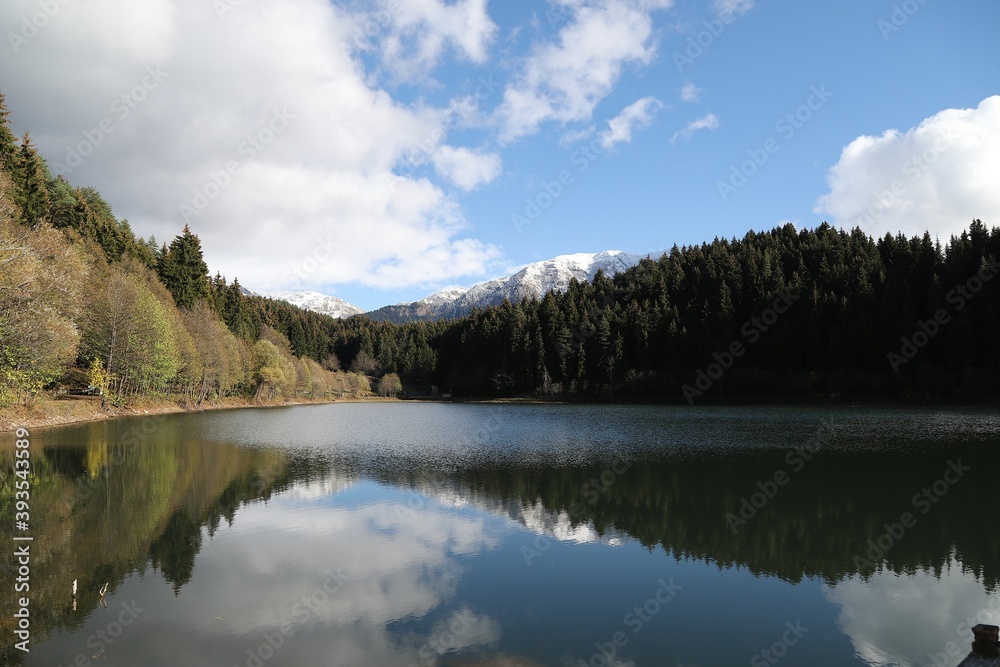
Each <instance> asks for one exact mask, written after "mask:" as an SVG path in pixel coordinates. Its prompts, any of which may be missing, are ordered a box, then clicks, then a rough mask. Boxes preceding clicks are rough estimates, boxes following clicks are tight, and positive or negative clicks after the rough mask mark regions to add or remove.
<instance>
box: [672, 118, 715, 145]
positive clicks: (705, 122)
mask: <svg viewBox="0 0 1000 667" xmlns="http://www.w3.org/2000/svg"><path fill="white" fill-rule="evenodd" d="M717 127H719V119H718V118H717V117H716V116H715V114H714V113H710V114H707V115H705V116H702V117H701V118H699V119H697V120H693V121H691V122H690V123H688V124H687V125H686V126H685V127H684V129H683V130H678V131H677V132H675V133H674V136H673V138H671V140H670V143H673V142H675V141H677V139H678V138H683V139H690V138H691V137H692V136H693V135H694V133H695V132H697V131H698V130H714V129H715V128H717Z"/></svg>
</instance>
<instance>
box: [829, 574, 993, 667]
mask: <svg viewBox="0 0 1000 667" xmlns="http://www.w3.org/2000/svg"><path fill="white" fill-rule="evenodd" d="M823 594H824V596H825V597H826V598H827V599H829V600H830V601H831V602H833V603H834V604H836V605H837V606H839V607H840V611H839V612H838V614H837V624H838V625H839V626H840V627H841V629H842V630H843V631H844V634H846V635H847V636H848V637H850V639H851V642H852V643H853V644H854V650H855V652H856V653H857V654H858V655H859V656H860V657H861V658H862V659H863V660H864V662H865V664H867V665H873V666H879V667H881V666H888V665H895V666H897V667H920V666H921V665H928V664H931V663H930V662H929V660H928V656H930V655H934V654H937V653H940V652H941V651H943V650H944V649H945V647H946V646H948V644H949V643H954V644H956V645H957V646H959V647H960V650H961V651H962V653H961V655H963V656H964V655H965V654H966V653H967V652H968V650H969V645H970V644H971V643H972V632H971V627H972V626H973V625H975V624H976V623H991V624H995V623H997V622H998V621H1000V596H997V595H996V594H990V593H988V592H987V591H986V588H985V586H984V585H983V582H982V581H977V578H976V576H975V575H974V574H973V573H972V572H971V571H969V570H967V569H966V568H965V567H963V565H962V563H961V561H959V560H958V559H952V560H951V561H950V562H949V563H947V564H946V565H945V567H944V568H943V569H942V570H941V572H940V573H936V572H933V571H926V570H918V571H916V572H914V573H910V574H896V573H893V572H886V571H879V572H876V573H874V574H872V575H871V577H870V578H869V579H867V580H865V581H862V580H860V579H859V578H857V577H851V578H848V579H844V580H841V581H840V582H838V583H836V584H834V585H833V586H824V588H823ZM915 627H918V628H920V632H916V633H915V632H914V631H913V629H914V628H915Z"/></svg>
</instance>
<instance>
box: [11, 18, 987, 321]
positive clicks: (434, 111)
mask: <svg viewBox="0 0 1000 667" xmlns="http://www.w3.org/2000/svg"><path fill="white" fill-rule="evenodd" d="M0 26H2V29H3V33H4V34H3V37H4V39H3V41H4V43H3V44H0V90H2V92H3V93H4V95H5V96H6V99H7V105H8V107H9V109H10V111H11V123H12V126H13V129H14V131H15V132H16V133H18V134H21V133H23V132H24V131H26V130H27V131H30V132H31V136H32V139H33V141H34V142H35V144H36V145H37V146H38V148H39V150H40V152H41V154H42V155H43V156H44V157H45V158H46V159H47V161H48V163H49V167H50V169H51V170H52V172H53V173H55V174H64V175H65V176H66V178H67V179H68V180H69V181H70V182H71V183H73V184H74V185H81V186H84V185H87V186H93V187H96V188H97V189H98V190H99V191H100V192H101V193H102V194H103V195H104V197H105V199H107V200H108V202H109V203H110V204H111V206H112V208H113V209H114V211H115V214H116V215H117V216H118V217H119V218H127V219H128V220H129V223H130V224H131V225H132V227H133V229H134V230H135V231H136V232H137V233H138V234H141V235H142V236H143V237H148V236H149V235H150V234H153V235H155V236H156V238H157V240H159V241H168V242H169V240H170V239H172V238H173V237H174V236H175V235H177V234H178V233H180V231H181V229H182V228H183V226H184V225H185V224H188V225H189V226H190V228H191V230H192V231H193V232H194V233H195V234H197V235H198V236H199V237H200V238H201V240H202V247H203V250H204V254H205V258H206V261H207V262H208V265H209V267H210V270H211V272H212V273H213V274H214V273H215V272H216V271H218V272H221V273H222V274H223V275H225V276H226V277H227V278H229V279H230V280H231V279H233V278H234V277H235V278H238V279H239V280H240V282H241V284H243V285H246V286H248V287H250V288H253V289H259V290H266V289H293V290H294V289H309V290H315V291H320V292H323V293H326V294H332V295H335V296H338V297H340V298H343V299H345V300H347V301H349V302H351V303H354V304H356V305H358V306H360V307H362V308H365V309H374V308H377V307H379V306H382V305H386V304H391V303H399V302H406V301H413V300H416V299H419V298H421V297H423V296H426V295H427V294H429V293H431V292H433V291H436V290H438V289H441V288H443V287H446V286H451V285H467V286H468V285H472V284H474V283H477V282H481V281H483V280H486V279H489V278H493V277H497V276H500V275H505V274H508V273H510V272H512V271H513V270H515V269H516V268H517V267H519V266H522V265H524V264H527V263H530V262H535V261H539V260H544V259H548V258H551V257H554V256H557V255H561V254H569V253H576V252H598V251H602V250H612V249H615V250H624V251H627V252H632V253H638V254H645V253H654V252H657V251H662V250H666V249H669V248H670V247H672V246H673V245H674V244H677V245H678V246H683V245H685V244H695V243H701V242H703V241H711V240H712V239H714V238H716V237H719V238H723V237H725V238H742V237H743V236H744V235H745V234H746V233H747V231H749V230H751V229H753V230H758V231H759V230H767V229H771V228H773V227H775V226H778V225H782V224H785V223H787V222H791V223H792V224H794V225H795V226H796V227H797V228H800V229H801V228H812V227H815V226H817V225H819V224H820V223H822V222H824V221H827V222H829V223H830V224H833V225H835V226H838V227H842V228H845V229H850V228H853V227H855V226H858V227H861V228H862V229H863V230H864V231H865V232H867V233H868V234H870V235H872V236H882V235H884V234H885V233H886V232H890V233H893V234H896V233H899V232H902V233H904V234H906V235H908V236H910V235H914V234H922V233H923V232H924V231H929V232H930V233H931V234H932V236H935V237H938V238H940V239H941V241H942V242H946V241H947V240H948V238H949V237H950V235H951V234H955V233H959V232H961V230H962V229H964V228H967V227H968V225H969V223H970V222H971V221H972V219H973V218H979V219H982V220H983V222H985V223H986V224H987V225H989V226H1000V187H998V186H1000V42H998V41H997V40H996V37H995V31H996V28H997V26H1000V4H998V3H996V2H986V1H983V0H951V1H949V2H945V1H944V0H903V1H893V0H841V1H839V2H824V3H816V2H792V1H790V0H776V1H774V2H764V1H759V2H758V1H757V0H711V1H709V2H704V1H698V2H696V1H685V0H603V1H593V0H551V1H550V2H544V1H540V0H538V1H536V0H516V1H512V0H509V1H508V2H504V3H501V2H498V1H497V0H494V1H493V2H488V1H487V0H451V1H448V2H445V1H443V0H357V1H339V0H338V1H337V2H329V1H328V0H143V1H142V2H127V1H125V0H5V1H4V2H3V3H0Z"/></svg>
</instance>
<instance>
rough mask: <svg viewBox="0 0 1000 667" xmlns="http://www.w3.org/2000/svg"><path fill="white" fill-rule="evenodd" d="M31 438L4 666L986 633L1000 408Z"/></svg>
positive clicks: (911, 645)
mask: <svg viewBox="0 0 1000 667" xmlns="http://www.w3.org/2000/svg"><path fill="white" fill-rule="evenodd" d="M30 441H31V445H30V451H31V460H32V462H33V466H34V468H33V470H34V473H35V477H34V478H33V482H32V487H31V501H30V512H31V524H30V529H29V531H27V533H26V534H30V536H31V537H32V538H33V540H32V541H31V542H30V553H31V560H30V593H28V595H30V603H29V609H30V619H31V624H30V628H31V644H30V649H31V650H30V653H27V654H24V653H23V652H21V651H18V650H15V649H14V648H13V644H14V641H15V639H13V637H14V629H15V624H16V622H17V620H16V619H15V618H14V617H13V614H14V612H15V606H14V602H13V600H14V598H15V595H14V594H13V593H12V592H11V591H13V590H14V578H15V575H16V564H15V559H14V557H13V556H12V555H10V554H11V553H12V552H13V551H14V548H15V547H14V546H12V545H18V544H25V542H13V541H11V537H10V536H8V537H7V538H6V541H7V545H5V549H4V550H5V552H7V553H8V556H6V557H5V558H4V559H3V560H2V562H0V568H2V581H0V585H2V590H4V591H5V592H4V595H3V596H2V599H3V600H4V605H5V606H4V609H3V617H2V619H0V626H2V630H3V638H4V639H3V641H4V646H3V649H2V652H0V661H3V663H4V664H25V665H44V666H46V667H50V666H53V665H56V666H68V665H80V666H85V665H102V666H108V667H111V666H117V665H123V666H130V667H131V666H156V665H164V666H168V665H169V666H171V667H174V666H176V665H185V666H196V665H212V666H224V667H235V666H241V667H264V666H268V667H270V666H278V665H281V666H299V665H303V666H304V665H310V666H312V665H366V666H367V665H375V666H385V667H394V666H399V667H413V666H431V665H442V666H459V665H495V666H500V665H504V666H508V667H512V666H528V665H547V666H554V667H585V666H595V667H596V666H598V665H607V666H611V665H613V666H616V667H624V666H627V665H636V666H639V665H657V666H662V665H665V666H667V667H681V666H691V667H695V666H697V667H710V666H715V665H720V666H724V665H751V666H753V667H757V666H758V665H774V664H781V665H783V666H785V665H787V666H789V667H791V666H793V665H809V666H811V667H823V666H828V665H829V666H834V665H836V666H838V667H843V666H850V665H902V666H907V667H911V666H912V667H915V666H917V665H921V666H923V665H937V666H939V667H947V666H954V665H957V664H958V662H959V661H960V660H961V659H962V658H963V657H964V656H965V655H966V654H967V653H968V651H969V645H970V643H971V639H972V637H971V633H970V631H969V628H970V627H971V626H972V625H974V624H975V623H977V622H989V623H993V624H997V623H998V622H1000V591H998V583H1000V531H998V530H997V515H996V513H997V509H998V508H1000V484H998V474H997V472H998V464H1000V415H998V414H997V412H996V411H988V410H974V409H874V408H866V409H854V408H823V409H819V408H786V407H782V408H771V407H751V408H742V407H740V408H734V407H718V408H712V407H699V408H686V407H664V406H576V405H573V406H567V405H487V404H436V403H423V404H421V403H368V404H334V405H318V406H293V407H287V408H271V409H254V410H229V411H217V412H203V413H190V414H179V415H166V416H150V417H141V418H129V419H120V420H114V421H106V422H95V423H89V424H81V425H76V426H70V427H64V428H58V429H49V430H39V431H36V432H33V433H32V434H31V438H30ZM0 444H2V447H0V458H3V478H2V488H3V498H4V506H3V511H2V514H3V516H2V521H3V525H4V531H3V534H4V535H10V534H11V533H13V532H15V531H14V530H13V528H12V526H14V516H13V515H14V507H13V503H12V502H11V499H12V498H13V494H14V491H13V487H14V479H15V478H14V477H12V475H11V471H12V470H13V469H14V463H13V461H14V454H13V452H14V436H13V434H2V435H0ZM8 527H11V528H8ZM74 579H76V580H77V581H78V585H79V591H78V593H77V596H76V599H75V601H74V598H73V597H72V593H71V583H72V581H73V580H74ZM105 583H107V584H108V589H107V592H106V593H105V596H104V598H103V600H102V598H101V596H100V594H99V590H100V589H101V587H102V586H104V584H105Z"/></svg>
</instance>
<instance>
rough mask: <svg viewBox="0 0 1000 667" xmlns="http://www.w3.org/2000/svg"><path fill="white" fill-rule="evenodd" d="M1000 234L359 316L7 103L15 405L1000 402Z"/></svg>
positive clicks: (810, 240)
mask: <svg viewBox="0 0 1000 667" xmlns="http://www.w3.org/2000/svg"><path fill="white" fill-rule="evenodd" d="M997 255H1000V229H998V228H992V229H990V228H987V226H986V225H985V224H983V223H982V222H981V221H980V220H973V221H972V222H971V224H970V225H969V227H968V228H967V229H966V230H965V231H963V232H962V233H961V234H960V235H958V236H953V237H952V238H950V239H948V240H947V241H946V242H945V243H944V244H942V243H941V241H940V240H939V239H932V238H931V236H930V235H929V234H927V233H925V234H924V235H923V236H922V237H914V238H906V237H904V236H903V235H901V234H899V235H896V236H892V235H890V234H887V235H886V236H884V237H882V238H878V239H873V238H871V237H869V236H868V235H866V234H865V233H864V232H863V231H862V230H860V229H854V230H851V231H849V232H848V231H844V230H839V229H836V228H834V227H832V226H830V225H828V224H826V223H823V224H822V225H820V226H818V227H816V228H814V229H801V230H797V229H796V228H795V227H794V226H793V225H792V224H785V225H783V226H781V227H777V228H774V229H771V230H769V231H762V232H757V231H749V232H748V233H747V234H746V235H745V236H744V237H743V238H742V239H735V238H734V239H718V238H715V239H714V240H713V241H711V242H705V243H702V244H700V245H692V246H684V247H677V246H674V247H673V248H671V249H670V250H669V251H668V252H666V253H664V254H663V255H662V256H661V257H659V258H658V259H645V260H643V261H642V262H640V263H639V264H638V265H637V266H635V267H633V268H631V269H629V270H628V271H626V272H624V273H622V274H618V275H615V276H606V275H603V274H598V275H597V276H596V277H595V278H594V279H593V280H592V281H589V282H573V283H572V284H571V285H570V287H569V289H568V290H567V291H566V292H564V293H559V294H557V293H549V294H546V295H545V296H544V297H543V298H541V299H540V300H524V301H522V302H520V303H509V302H507V303H504V304H502V305H500V306H497V307H493V308H486V309H481V310H477V311H474V312H473V313H471V314H470V315H468V316H466V317H463V318H459V319H454V320H447V321H438V322H415V323H409V324H393V323H388V322H376V321H372V320H370V319H368V318H366V317H365V316H363V315H360V316H355V317H352V318H349V319H345V320H336V319H333V318H330V317H328V316H324V315H320V314H317V313H312V312H307V311H303V310H300V309H298V308H296V307H295V306H292V305H290V304H288V303H285V302H282V301H276V300H272V299H266V298H263V297H259V296H255V295H252V294H248V293H246V291H245V290H244V289H243V288H242V287H241V285H240V283H239V281H238V279H236V278H235V277H234V278H233V280H232V281H231V282H230V281H228V280H227V278H226V277H224V276H222V275H220V274H218V273H216V274H215V275H214V276H212V275H211V274H210V271H209V267H208V266H207V264H206V262H205V259H204V257H203V254H202V249H201V243H200V240H199V239H198V237H197V235H196V234H195V233H194V232H193V231H192V230H191V229H189V228H188V227H187V226H185V227H184V228H183V229H182V230H180V232H179V233H178V235H177V236H176V237H175V238H174V239H172V240H171V241H170V242H169V243H159V242H158V241H157V240H156V239H155V238H154V237H152V236H150V237H149V238H147V239H143V238H141V236H138V235H136V234H135V233H134V232H133V230H132V228H131V226H130V225H129V223H128V221H127V220H125V219H117V218H116V217H115V215H114V213H113V211H112V207H111V206H110V205H109V204H108V203H107V202H106V201H105V200H104V199H103V198H102V197H101V195H100V193H99V192H98V191H97V190H96V189H94V188H92V187H79V186H73V185H71V184H70V183H68V182H67V181H66V180H65V179H64V178H63V177H62V176H53V175H52V174H51V173H50V171H49V168H48V166H47V164H46V161H45V160H44V158H43V157H41V156H40V155H39V154H38V152H37V150H36V148H35V146H34V144H33V143H32V140H31V136H30V135H29V134H27V133H26V134H25V135H24V136H23V137H20V138H18V137H15V136H14V134H13V133H12V131H11V129H10V123H9V119H8V111H7V108H6V104H5V101H4V99H3V97H2V94H0V406H4V405H14V404H29V403H31V402H32V401H34V400H35V399H36V398H37V397H39V396H42V395H46V394H54V393H58V392H60V391H66V390H73V389H77V390H79V389H88V390H90V391H95V392H97V393H100V394H102V395H103V396H104V400H105V401H108V402H111V403H114V404H117V405H125V404H128V403H129V402H132V401H134V400H136V399H138V398H141V397H143V396H150V395H156V396H177V397H180V398H181V400H183V401H185V402H187V403H189V404H193V405H198V404H201V403H202V402H204V401H206V400H214V399H216V398H219V397H224V396H242V397H246V398H249V399H256V400H262V401H271V400H289V399H294V398H297V397H306V398H317V399H322V398H331V397H334V398H335V397H339V396H345V395H352V396H354V395H366V394H368V393H372V392H373V391H377V392H378V393H380V394H382V395H385V396H390V395H397V394H400V393H401V392H405V395H407V396H427V395H431V394H432V393H434V391H435V390H436V391H438V392H440V393H441V394H451V395H452V396H454V397H456V398H496V397H527V398H534V399H551V400H627V401H646V400H651V401H671V402H686V403H711V402H742V401H766V400H783V401H789V400H867V399H871V400H904V401H911V402H913V401H915V402H921V401H961V402H978V401H981V400H985V399H988V398H992V397H995V396H997V395H998V390H1000V351H998V348H997V346H996V345H995V344H994V338H995V336H994V333H995V332H996V331H997V326H998V324H1000V308H998V303H997V293H998V287H997V282H998V281H994V280H992V278H993V277H994V275H995V274H996V271H997V264H996V260H995V257H996V256H997Z"/></svg>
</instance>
